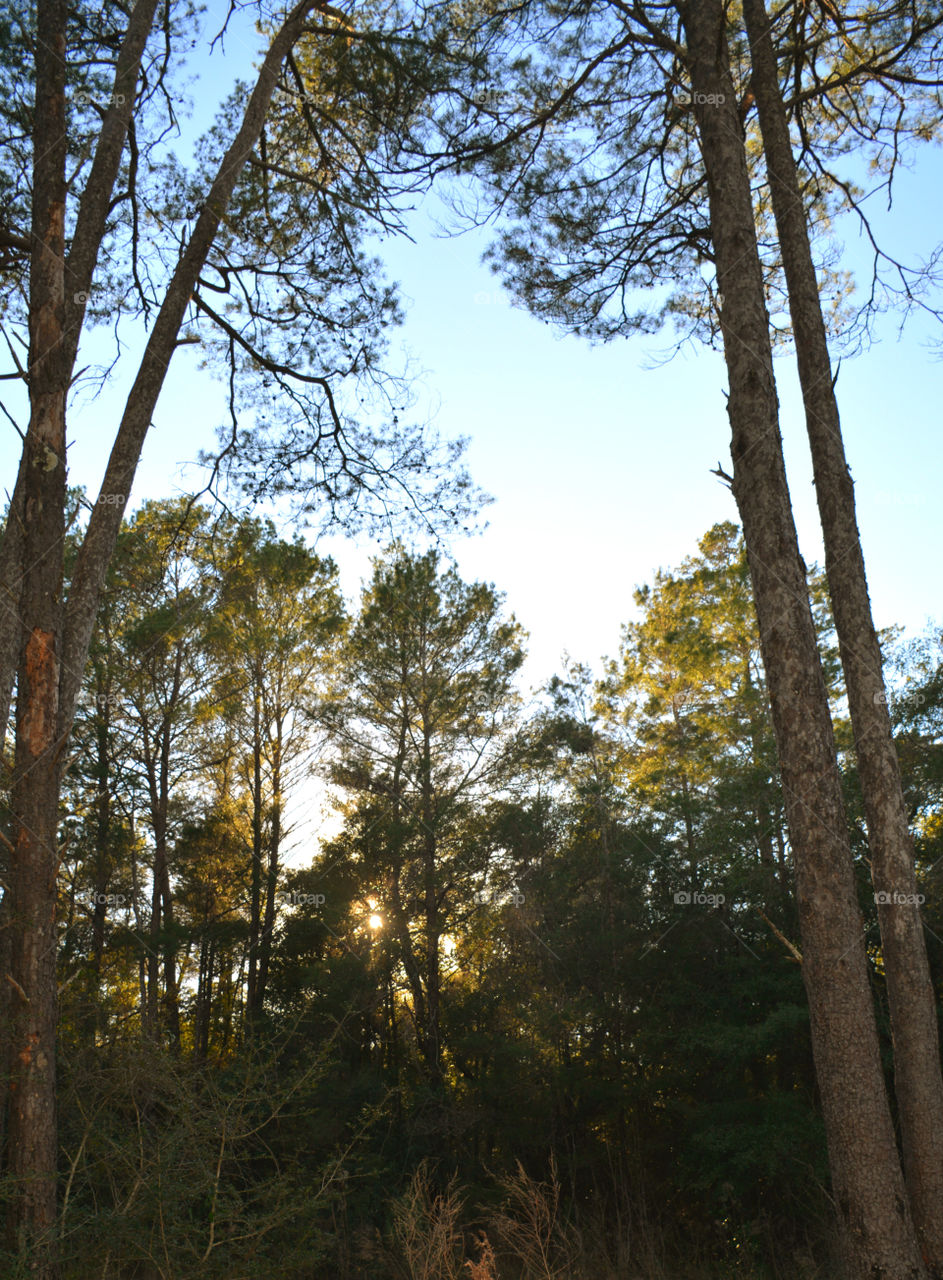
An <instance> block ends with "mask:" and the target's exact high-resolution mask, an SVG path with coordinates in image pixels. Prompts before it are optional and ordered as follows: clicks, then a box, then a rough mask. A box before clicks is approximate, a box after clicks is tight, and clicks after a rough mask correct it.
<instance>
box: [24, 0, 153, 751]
mask: <svg viewBox="0 0 943 1280" xmlns="http://www.w3.org/2000/svg"><path fill="white" fill-rule="evenodd" d="M156 10H157V0H138V3H137V4H136V5H135V6H134V10H133V12H132V14H131V17H130V19H129V22H128V27H127V30H126V32H125V35H124V39H123V40H122V42H121V48H120V49H119V51H118V59H117V65H116V68H115V80H114V86H113V90H112V95H111V105H110V106H109V108H108V110H107V111H106V113H105V117H104V120H103V122H102V130H101V134H100V135H99V142H98V146H97V147H96V150H95V156H94V159H93V161H92V167H91V169H90V171H89V177H88V181H87V182H86V184H85V190H84V191H83V193H82V199H81V202H80V204H79V210H78V215H77V217H76V226H75V234H74V235H73V237H72V245H71V248H70V250H69V255H68V257H67V258H66V262H65V279H64V303H65V313H64V322H63V329H62V335H61V339H60V341H61V345H62V351H61V353H60V355H61V359H62V360H63V362H64V366H65V367H66V368H68V369H69V370H71V368H72V366H73V364H74V363H75V357H76V353H77V351H78V344H79V338H80V336H81V331H82V319H83V317H84V315H85V304H86V299H87V297H88V294H89V292H90V290H91V287H92V277H93V275H94V272H95V265H96V262H97V260H98V253H99V250H100V248H101V242H102V239H103V237H104V234H105V228H106V225H107V219H108V212H109V210H110V208H111V198H112V193H113V190H114V185H115V180H116V178H117V176H118V171H119V169H120V166H121V156H122V152H123V150H124V144H125V140H126V138H127V135H128V126H129V124H130V120H131V113H132V110H133V108H134V97H135V93H136V90H137V79H138V75H139V73H140V67H141V56H142V54H143V52H144V46H145V44H146V43H147V36H148V33H149V31H150V29H151V26H152V24H153V22H154V14H155V12H156ZM25 479H26V463H25V454H24V457H23V459H21V462H20V467H19V473H18V475H17V478H16V487H15V489H14V491H13V494H12V496H11V499H10V512H9V515H8V517H7V525H6V529H5V531H4V536H3V541H2V543H0V593H2V595H0V734H2V735H5V733H6V726H7V719H8V717H9V714H10V703H11V698H12V692H13V680H14V674H15V668H16V659H17V654H18V653H19V641H18V634H17V624H18V620H19V604H20V577H21V573H22V559H23V525H22V513H23V494H24V485H25Z"/></svg>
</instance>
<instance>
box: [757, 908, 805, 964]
mask: <svg viewBox="0 0 943 1280" xmlns="http://www.w3.org/2000/svg"><path fill="white" fill-rule="evenodd" d="M757 915H758V916H759V917H760V919H761V920H765V921H766V923H767V924H768V925H769V927H770V928H771V929H772V931H773V933H774V934H775V935H776V937H777V938H778V939H779V941H780V942H781V943H782V944H783V946H784V947H785V948H786V950H787V951H788V952H789V954H790V955H791V956H792V958H793V960H795V962H796V964H802V952H801V951H800V950H799V948H798V947H796V946H794V945H793V943H791V942H790V941H789V939H788V938H787V937H786V935H785V934H784V933H781V932H780V931H779V929H777V928H776V926H775V925H774V924H773V922H772V920H770V918H769V916H768V915H766V914H765V912H763V911H760V909H759V908H757Z"/></svg>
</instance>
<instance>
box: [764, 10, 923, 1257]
mask: <svg viewBox="0 0 943 1280" xmlns="http://www.w3.org/2000/svg"><path fill="white" fill-rule="evenodd" d="M743 12H744V19H745V22H746V29H747V34H748V35H749V38H750V48H751V51H752V52H751V58H752V64H753V77H752V88H753V93H754V97H755V99H756V105H757V110H758V113H759V120H760V128H761V130H762V134H763V150H764V153H765V156H766V170H767V175H768V178H769V184H770V192H771V196H772V203H773V214H774V217H775V219H776V229H777V234H778V238H779V244H780V251H781V254H782V261H783V269H784V272H785V275H786V283H787V288H788V293H789V308H790V314H791V317H792V328H793V335H794V338H795V343H796V357H797V362H798V366H799V379H800V383H801V386H802V395H803V400H804V403H805V415H806V428H807V432H808V436H809V444H810V446H811V451H812V464H813V475H814V479H815V489H816V496H817V498H818V506H819V514H820V517H821V522H822V532H823V535H824V542H825V570H826V576H827V578H828V585H829V594H830V596H831V600H832V611H833V614H834V617H835V630H836V632H837V635H838V646H839V652H840V654H841V661H842V668H843V670H844V673H845V686H846V688H847V691H848V705H849V709H850V711H851V722H852V727H853V729H854V735H855V750H856V754H857V759H858V771H859V774H860V778H861V789H862V793H863V797H864V809H865V818H866V821H867V825H868V838H869V845H870V850H871V874H872V878H873V881H874V888H875V890H876V898H877V903H878V908H877V912H878V922H879V925H880V929H881V941H882V945H883V951H884V970H885V975H886V978H887V993H888V1004H889V1007H890V1019H891V1034H892V1037H893V1041H894V1085H895V1092H896V1095H897V1102H898V1109H899V1112H900V1127H901V1136H902V1139H903V1151H904V1172H905V1176H906V1179H907V1186H908V1190H909V1192H910V1199H911V1208H912V1211H913V1215H914V1223H915V1225H916V1228H917V1232H918V1235H919V1237H920V1242H921V1245H922V1247H923V1251H924V1255H925V1257H926V1259H927V1261H928V1263H929V1264H930V1267H931V1269H932V1274H933V1275H934V1276H936V1277H940V1276H943V1075H941V1072H940V1051H939V1028H938V1026H937V1015H936V1002H935V999H934V992H933V985H932V983H931V980H930V970H929V965H928V963H927V951H926V945H925V940H924V933H923V924H922V922H921V918H920V907H919V905H918V904H917V898H916V888H917V886H916V877H915V873H914V850H913V841H912V839H911V835H910V828H909V824H908V820H907V807H906V804H905V802H904V793H903V787H902V785H901V779H900V769H899V766H898V762H897V752H896V750H895V747H894V738H893V731H892V728H891V720H890V715H889V713H888V708H887V697H886V693H885V689H884V678H883V672H882V656H881V649H880V645H879V643H878V638H877V633H876V631H875V629H874V622H873V619H872V616H871V601H870V597H869V594H868V583H867V577H866V575H865V567H864V557H863V555H862V551H861V541H860V538H859V535H858V524H857V520H856V517H855V498H854V486H853V483H852V479H851V474H850V472H849V469H848V465H847V463H846V460H845V451H844V446H843V443H842V435H841V421H840V418H839V412H838V402H837V399H836V396H835V387H834V379H833V377H832V369H831V361H830V359H829V353H828V341H827V337H826V331H825V322H824V320H823V317H822V305H821V301H820V297H819V289H818V280H817V278H816V272H815V264H814V261H813V258H812V249H811V245H810V243H809V233H808V224H807V220H806V214H805V206H804V203H803V199H802V192H801V189H800V185H799V175H798V172H797V169H796V163H795V159H794V157H793V151H792V143H791V140H790V137H789V124H788V121H787V118H786V110H785V106H784V104H783V99H782V94H781V92H780V87H779V70H778V64H777V61H776V54H775V51H774V48H773V42H772V37H771V33H770V23H769V19H768V17H767V14H766V8H765V5H764V3H763V0H744V6H743Z"/></svg>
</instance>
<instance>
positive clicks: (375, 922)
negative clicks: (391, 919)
mask: <svg viewBox="0 0 943 1280" xmlns="http://www.w3.org/2000/svg"><path fill="white" fill-rule="evenodd" d="M367 924H368V925H369V926H370V928H371V929H382V928H383V917H382V916H378V915H372V916H371V917H370V918H369V920H368V921H367Z"/></svg>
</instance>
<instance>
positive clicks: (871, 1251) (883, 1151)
mask: <svg viewBox="0 0 943 1280" xmlns="http://www.w3.org/2000/svg"><path fill="white" fill-rule="evenodd" d="M680 13H681V17H682V21H683V24H684V28H685V32H686V36H687V40H688V64H689V69H690V74H691V84H692V90H693V99H694V111H695V115H696V121H697V126H698V132H699V135H700V142H701V150H702V155H703V159H704V165H705V169H706V173H707V180H708V193H709V201H710V214H711V227H712V236H713V242H714V250H715V255H716V265H717V274H718V282H719V286H720V291H721V293H722V295H723V299H724V302H723V308H722V312H721V328H722V333H723V341H724V354H725V360H726V364H727V372H728V379H729V388H730V391H729V399H728V413H729V417H730V425H731V435H732V440H731V456H732V459H733V467H734V476H733V492H734V497H735V499H736V501H737V506H738V509H739V511H740V517H741V520H742V523H743V533H744V540H745V542H746V547H747V555H748V559H749V564H750V575H751V580H752V583H753V593H754V600H755V603H756V611H757V619H758V622H759V628H760V642H761V649H762V654H763V662H764V666H765V668H766V676H767V684H768V687H769V695H770V703H771V709H772V717H773V725H774V729H775V734H776V741H777V748H778V752H779V757H780V765H781V772H782V781H783V792H784V797H785V803H786V811H787V819H788V824H789V832H790V838H791V841H792V846H793V852H794V857H795V865H796V885H797V897H798V902H799V920H800V931H801V935H802V950H803V966H802V969H803V978H804V981H805V987H806V992H807V996H808V1001H809V1011H810V1019H811V1030H812V1044H813V1051H814V1055H815V1064H816V1074H817V1078H818V1083H819V1092H820V1096H821V1100H822V1111H823V1118H824V1122H825V1129H826V1134H827V1139H828V1149H829V1162H830V1166H831V1172H832V1183H833V1191H834V1196H835V1202H836V1206H837V1211H838V1218H839V1223H840V1225H841V1228H842V1230H843V1235H844V1242H845V1252H846V1256H847V1260H848V1267H849V1271H850V1272H851V1274H852V1275H853V1276H854V1277H856V1280H857V1278H858V1277H860V1280H866V1278H867V1280H917V1278H918V1277H922V1276H924V1275H925V1272H924V1269H923V1266H922V1263H921V1260H920V1256H919V1252H918V1249H917V1242H916V1238H915V1235H914V1229H913V1223H912V1221H911V1217H910V1208H909V1204H908V1201H907V1194H906V1189H905V1186H904V1180H903V1176H902V1173H901V1168H900V1161H899V1157H898V1153H897V1147H896V1143H895V1138H894V1129H893V1125H892V1123H891V1116H890V1110H889V1107H888V1102H887V1096H886V1091H885V1087H884V1076H883V1071H882V1067H881V1060H880V1053H879V1047H878V1037H877V1028H876V1024H875V1016H874V1007H873V1003H872V1000H871V993H870V988H869V983H868V970H867V960H866V956H865V951H864V945H863V928H862V921H861V913H860V910H859V908H858V903H857V899H856V895H855V883H854V871H853V865H852V857H851V850H850V844H849V839H848V832H847V824H846V818H845V812H844V804H843V800H842V794H841V786H840V776H839V771H838V766H837V761H836V755H835V744H834V737H833V732H832V725H831V718H830V714H829V708H828V699H827V695H826V688H825V680H824V676H823V673H822V666H821V660H820V656H819V652H818V647H817V644H816V638H815V629H814V625H813V620H812V612H811V608H810V605H809V595H808V586H807V582H806V576H805V567H804V565H803V563H802V559H801V557H800V554H799V546H798V540H797V537H796V530H795V524H794V521H793V517H792V508H791V503H790V498H789V490H788V486H787V483H786V473H785V465H784V462H783V453H782V440H781V437H780V433H779V418H778V402H777V398H776V390H775V382H774V377H773V362H772V351H771V347H770V341H769V318H768V315H767V312H766V305H765V298H764V292H763V279H762V272H761V267H760V261H759V254H758V251H757V244H756V230H755V226H754V218H753V206H752V199H751V192H750V182H749V174H748V172H747V167H746V157H745V152H744V147H743V139H742V135H741V129H740V122H739V119H738V114H737V103H736V98H735V95H734V86H733V82H732V79H731V76H730V70H729V51H728V49H727V44H726V37H725V31H724V12H723V8H722V6H721V4H720V3H719V0H698V2H697V3H690V4H684V5H682V6H681V7H680Z"/></svg>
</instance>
